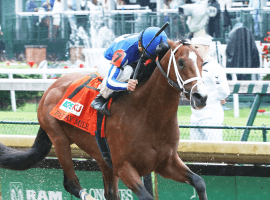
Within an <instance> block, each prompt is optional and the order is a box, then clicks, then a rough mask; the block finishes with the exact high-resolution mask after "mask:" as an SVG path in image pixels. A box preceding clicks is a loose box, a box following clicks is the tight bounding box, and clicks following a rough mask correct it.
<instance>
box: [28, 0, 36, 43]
mask: <svg viewBox="0 0 270 200" xmlns="http://www.w3.org/2000/svg"><path fill="white" fill-rule="evenodd" d="M37 11H38V8H37V5H36V2H35V0H28V1H27V2H26V12H37ZM27 22H28V30H29V38H36V27H37V23H38V16H29V17H28V18H27Z"/></svg>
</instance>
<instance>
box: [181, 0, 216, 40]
mask: <svg viewBox="0 0 270 200" xmlns="http://www.w3.org/2000/svg"><path fill="white" fill-rule="evenodd" d="M186 2H187V1H186ZM212 8H213V7H212ZM213 9H215V8H213ZM209 10H210V9H209V7H208V1H207V0H202V1H197V3H194V4H187V3H186V5H182V6H179V14H180V15H184V16H188V17H187V21H186V23H187V26H188V28H189V31H190V32H189V35H188V38H189V39H191V38H192V37H198V36H199V35H200V36H202V35H206V27H207V22H208V19H209Z"/></svg>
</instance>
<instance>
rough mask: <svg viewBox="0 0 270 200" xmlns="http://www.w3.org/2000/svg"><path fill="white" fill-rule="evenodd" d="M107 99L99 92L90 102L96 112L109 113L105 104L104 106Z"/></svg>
mask: <svg viewBox="0 0 270 200" xmlns="http://www.w3.org/2000/svg"><path fill="white" fill-rule="evenodd" d="M108 99H109V98H108ZM108 99H105V98H104V97H103V96H102V95H101V94H98V95H97V97H96V98H95V99H94V101H93V102H92V103H91V107H92V108H94V109H95V110H97V111H98V112H101V113H102V114H103V115H107V114H110V112H109V110H108V108H107V106H105V107H104V105H105V104H106V102H107V101H108ZM106 108H107V110H106Z"/></svg>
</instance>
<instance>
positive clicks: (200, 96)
mask: <svg viewBox="0 0 270 200" xmlns="http://www.w3.org/2000/svg"><path fill="white" fill-rule="evenodd" d="M192 96H193V97H194V98H196V99H198V100H200V99H201V98H203V97H202V95H200V94H199V93H197V92H194V93H193V94H192Z"/></svg>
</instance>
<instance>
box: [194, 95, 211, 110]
mask: <svg viewBox="0 0 270 200" xmlns="http://www.w3.org/2000/svg"><path fill="white" fill-rule="evenodd" d="M206 100H207V95H204V96H202V95H201V94H199V93H197V92H194V93H193V94H192V95H191V100H190V105H191V106H192V108H194V109H196V110H198V109H201V108H203V107H205V106H206Z"/></svg>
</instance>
